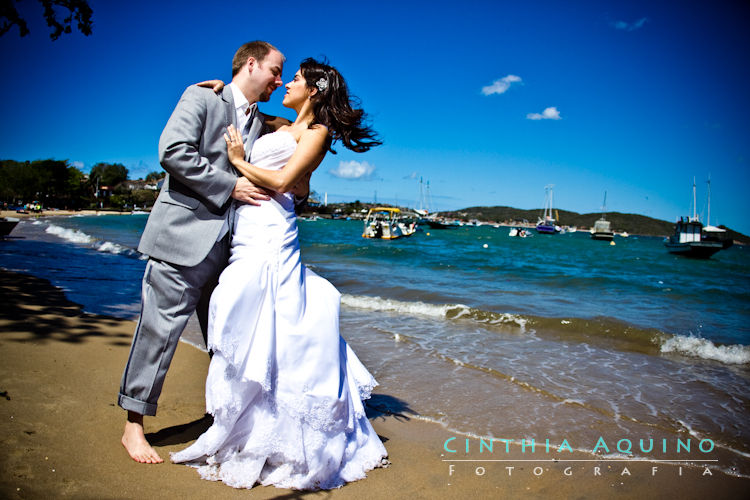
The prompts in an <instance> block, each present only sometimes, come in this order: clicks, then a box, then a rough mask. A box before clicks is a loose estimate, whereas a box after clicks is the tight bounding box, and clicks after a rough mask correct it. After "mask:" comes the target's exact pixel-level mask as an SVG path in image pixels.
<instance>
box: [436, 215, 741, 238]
mask: <svg viewBox="0 0 750 500" xmlns="http://www.w3.org/2000/svg"><path fill="white" fill-rule="evenodd" d="M541 213H542V209H541V208H537V209H532V210H521V209H519V208H513V207H468V208H462V209H460V210H453V211H449V212H440V213H439V215H441V216H444V217H449V218H457V219H464V220H471V219H476V220H479V221H484V222H488V221H494V222H501V223H509V224H513V223H521V222H523V221H524V220H527V221H528V222H530V223H532V224H536V221H537V218H538V217H539V215H540V214H541ZM555 215H556V216H558V217H559V218H558V224H560V225H561V226H576V227H577V228H579V229H588V228H590V227H592V226H593V225H594V222H595V221H596V220H597V219H599V218H600V217H601V214H600V213H599V212H596V213H588V214H579V213H577V212H569V211H567V210H555ZM606 218H607V220H608V221H610V222H612V229H613V230H614V231H616V232H618V233H619V232H622V231H627V232H628V233H630V234H640V235H644V236H662V237H664V236H669V235H671V234H672V233H673V232H674V222H667V221H665V220H659V219H654V218H652V217H646V216H645V215H639V214H623V213H620V212H607V215H606ZM719 227H721V228H722V229H727V232H728V233H729V236H731V238H732V239H733V240H735V241H737V242H740V243H744V244H750V237H748V236H745V235H744V234H741V233H738V232H736V231H732V230H731V229H728V228H726V227H724V226H719Z"/></svg>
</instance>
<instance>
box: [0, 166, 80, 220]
mask: <svg viewBox="0 0 750 500" xmlns="http://www.w3.org/2000/svg"><path fill="white" fill-rule="evenodd" d="M87 191H88V190H87V188H86V185H85V182H84V175H83V173H82V172H81V171H80V170H78V169H77V168H75V167H72V166H69V165H68V162H67V160H51V159H50V160H36V161H32V162H28V161H27V162H18V161H13V160H0V199H2V200H4V201H8V202H11V203H29V202H32V201H41V202H42V203H43V204H44V205H47V206H59V207H69V208H79V207H81V206H83V205H85V204H86V201H85V198H86V195H87Z"/></svg>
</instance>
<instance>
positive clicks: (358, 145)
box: [300, 57, 383, 154]
mask: <svg viewBox="0 0 750 500" xmlns="http://www.w3.org/2000/svg"><path fill="white" fill-rule="evenodd" d="M300 70H301V71H302V76H303V77H304V78H305V81H306V82H307V86H308V87H309V88H311V89H317V90H318V92H317V93H316V94H315V95H314V96H313V97H312V105H313V121H312V123H311V124H310V126H312V125H316V124H320V125H325V126H326V127H327V128H328V132H329V134H330V138H331V140H330V141H329V144H328V150H329V151H330V152H331V153H334V154H335V153H336V151H334V150H333V148H332V147H331V146H332V143H333V142H336V141H338V140H340V141H341V142H342V143H343V144H344V147H346V148H347V149H351V150H352V151H354V152H357V153H364V152H365V151H367V150H369V149H370V148H372V147H375V146H379V145H381V144H383V143H382V142H381V141H380V140H378V138H377V134H376V133H375V131H374V130H373V129H372V128H370V126H369V125H367V124H366V123H365V118H366V115H365V112H364V110H362V109H361V108H357V107H355V106H357V105H358V104H359V103H358V100H357V99H356V98H355V97H353V96H350V95H349V89H348V88H347V86H346V82H345V81H344V77H342V76H341V73H339V72H338V70H337V69H336V68H334V67H333V66H330V65H328V64H325V63H324V62H320V61H316V60H315V59H313V58H311V57H310V58H307V59H305V60H304V61H302V63H301V64H300Z"/></svg>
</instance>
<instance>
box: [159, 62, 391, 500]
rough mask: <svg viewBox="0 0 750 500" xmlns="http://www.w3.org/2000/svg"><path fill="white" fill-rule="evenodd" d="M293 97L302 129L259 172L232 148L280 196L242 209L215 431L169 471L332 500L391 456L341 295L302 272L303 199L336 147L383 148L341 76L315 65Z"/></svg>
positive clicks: (214, 384)
mask: <svg viewBox="0 0 750 500" xmlns="http://www.w3.org/2000/svg"><path fill="white" fill-rule="evenodd" d="M286 89H287V92H286V94H285V95H284V101H283V104H284V106H286V107H289V108H292V109H294V110H295V111H296V112H297V118H296V120H295V121H294V123H292V124H290V125H287V126H284V127H281V128H280V129H278V130H277V131H276V132H274V133H271V134H267V135H264V136H262V137H260V138H259V139H258V140H257V141H256V142H255V144H254V145H253V149H252V153H251V158H250V162H246V161H245V160H244V154H245V152H244V146H243V144H242V137H241V136H240V134H239V132H238V131H237V130H236V129H235V128H234V127H232V126H231V125H230V127H229V128H228V130H227V133H226V134H225V136H224V138H225V140H226V141H227V148H228V151H229V159H230V161H231V162H232V164H233V165H234V166H235V167H236V168H237V169H238V170H239V171H240V172H241V173H242V174H243V175H244V176H245V177H247V178H248V179H249V180H250V181H252V182H253V183H255V184H257V185H260V186H264V187H266V188H269V189H271V190H273V191H274V192H275V193H274V194H273V195H272V197H271V200H269V201H267V202H263V203H262V204H261V205H260V206H251V205H238V206H237V208H236V213H235V218H234V229H233V236H232V246H231V256H230V259H229V265H228V266H227V268H226V269H225V270H224V271H223V273H222V274H221V277H220V280H219V285H218V286H217V287H216V289H215V291H214V293H213V295H212V296H211V305H210V312H209V331H208V343H209V345H208V348H209V349H210V350H212V351H213V357H212V359H211V364H210V366H209V371H208V378H207V380H206V407H207V411H208V412H209V413H211V414H212V415H213V416H214V423H213V425H212V426H211V427H210V428H209V429H208V430H207V431H206V432H205V433H204V434H202V435H201V436H200V437H199V438H198V440H197V441H196V442H195V443H194V444H193V445H191V446H190V447H188V448H186V449H184V450H182V451H180V452H177V453H173V454H172V461H173V462H178V463H187V464H189V465H192V466H194V467H197V468H198V471H199V473H200V475H201V476H202V477H203V478H204V479H210V480H221V481H223V482H225V483H226V484H228V485H230V486H234V487H236V488H251V487H253V485H255V484H256V483H259V484H263V485H274V486H278V487H282V488H293V489H303V490H308V489H329V488H335V487H338V486H341V485H342V484H344V483H346V482H349V481H354V480H357V479H361V478H364V477H365V475H366V474H365V473H366V472H367V471H368V470H371V469H373V468H375V467H377V466H379V465H381V463H384V462H383V461H384V458H385V457H386V454H387V453H386V450H385V448H384V446H383V444H382V443H381V442H380V439H379V438H378V436H377V434H376V433H375V431H374V430H373V428H372V426H371V425H370V422H369V420H368V419H367V416H366V415H365V409H364V405H363V404H362V399H367V398H369V397H370V391H371V390H372V388H373V387H374V386H375V385H376V384H377V383H376V382H375V380H374V379H373V377H372V375H370V373H369V372H368V371H367V369H366V368H365V367H364V366H363V365H362V363H361V362H360V361H359V359H357V356H356V355H355V354H354V352H353V351H352V350H351V348H350V347H349V346H348V345H347V343H346V342H345V341H344V339H343V338H342V337H341V336H340V335H339V325H338V317H339V301H340V295H339V292H338V291H337V290H336V289H335V288H334V287H333V285H331V284H330V283H329V282H328V281H326V280H325V279H323V278H321V277H320V276H318V275H317V274H315V273H314V272H312V271H311V270H309V269H307V268H305V267H304V266H303V265H302V263H301V261H300V248H299V240H298V236H297V226H296V217H295V214H294V197H295V195H296V194H301V195H304V194H306V193H307V191H308V189H309V178H310V174H311V173H312V172H313V171H314V170H315V168H316V167H317V166H318V165H319V164H320V162H321V161H322V159H323V157H324V156H325V154H326V152H327V151H333V150H332V149H331V146H332V143H333V142H335V141H337V140H340V141H341V142H342V143H343V145H344V146H345V147H347V148H348V149H351V150H352V151H356V152H364V151H367V150H368V149H370V148H371V147H373V146H376V145H379V144H380V142H379V141H377V140H376V139H375V137H374V132H373V131H372V130H371V129H370V128H369V127H367V126H366V125H364V124H363V118H364V112H363V111H362V110H361V109H354V108H353V107H352V105H351V101H350V97H349V93H348V90H347V86H346V83H345V82H344V79H343V78H342V76H341V75H340V74H339V72H338V71H337V70H336V69H335V68H333V67H331V66H328V65H326V64H322V63H320V62H318V61H315V60H314V59H306V60H304V61H303V62H302V64H301V65H300V69H299V71H297V73H296V74H295V75H294V79H293V80H292V81H291V82H289V83H288V84H286Z"/></svg>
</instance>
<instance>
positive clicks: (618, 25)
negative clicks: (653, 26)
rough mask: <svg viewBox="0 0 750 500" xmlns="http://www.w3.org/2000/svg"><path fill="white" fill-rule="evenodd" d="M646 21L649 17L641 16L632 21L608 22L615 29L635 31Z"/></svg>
mask: <svg viewBox="0 0 750 500" xmlns="http://www.w3.org/2000/svg"><path fill="white" fill-rule="evenodd" d="M648 21H649V19H648V18H647V17H643V18H641V19H639V20H637V21H636V22H634V23H627V22H625V21H612V22H611V23H609V24H610V25H611V26H612V27H613V28H614V29H616V30H621V31H635V30H638V29H641V28H643V25H645V24H646V23H647V22H648Z"/></svg>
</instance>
